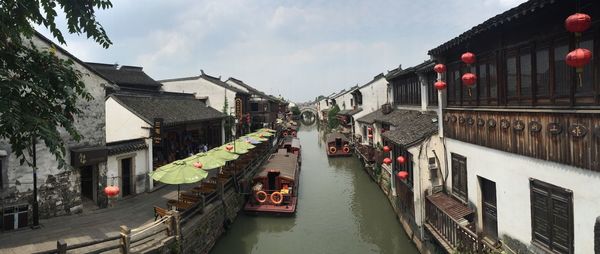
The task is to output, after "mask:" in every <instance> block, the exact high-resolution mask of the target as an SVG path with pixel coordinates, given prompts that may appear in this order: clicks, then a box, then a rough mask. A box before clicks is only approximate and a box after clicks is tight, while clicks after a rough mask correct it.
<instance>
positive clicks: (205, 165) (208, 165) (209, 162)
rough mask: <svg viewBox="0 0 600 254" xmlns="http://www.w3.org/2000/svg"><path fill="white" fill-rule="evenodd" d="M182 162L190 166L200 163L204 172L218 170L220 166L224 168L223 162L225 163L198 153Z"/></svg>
mask: <svg viewBox="0 0 600 254" xmlns="http://www.w3.org/2000/svg"><path fill="white" fill-rule="evenodd" d="M184 161H186V162H188V163H190V164H192V165H193V164H194V163H197V162H200V163H202V169H204V170H210V169H215V168H220V167H222V166H225V162H227V161H226V160H224V159H222V158H220V157H218V156H215V155H214V154H209V153H199V154H196V155H192V156H190V157H187V158H185V159H184Z"/></svg>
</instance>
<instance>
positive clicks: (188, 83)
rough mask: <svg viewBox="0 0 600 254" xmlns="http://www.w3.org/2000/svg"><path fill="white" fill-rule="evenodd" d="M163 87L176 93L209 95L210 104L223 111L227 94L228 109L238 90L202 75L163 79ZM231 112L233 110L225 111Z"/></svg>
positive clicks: (197, 96) (198, 96)
mask: <svg viewBox="0 0 600 254" xmlns="http://www.w3.org/2000/svg"><path fill="white" fill-rule="evenodd" d="M162 84H163V87H162V89H163V90H164V91H167V92H174V93H194V94H196V98H203V97H206V96H208V98H209V101H208V102H207V103H208V106H210V107H212V108H214V109H216V110H219V111H221V112H223V105H224V104H225V95H227V104H228V109H227V110H228V111H229V110H230V109H231V108H232V107H233V106H234V101H235V95H236V92H234V91H232V90H230V89H227V88H225V87H222V86H219V85H216V84H213V83H212V82H210V81H208V80H205V79H203V78H201V77H199V78H198V79H193V80H179V81H162ZM223 113H231V112H223Z"/></svg>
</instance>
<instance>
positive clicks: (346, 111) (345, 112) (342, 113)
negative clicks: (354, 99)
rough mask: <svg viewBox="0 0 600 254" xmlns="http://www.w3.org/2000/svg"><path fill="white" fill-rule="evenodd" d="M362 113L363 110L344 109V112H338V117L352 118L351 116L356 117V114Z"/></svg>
mask: <svg viewBox="0 0 600 254" xmlns="http://www.w3.org/2000/svg"><path fill="white" fill-rule="evenodd" d="M361 111H362V108H356V109H344V110H340V112H338V113H337V114H338V115H348V116H351V115H354V114H356V113H358V112H361Z"/></svg>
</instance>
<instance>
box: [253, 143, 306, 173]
mask: <svg viewBox="0 0 600 254" xmlns="http://www.w3.org/2000/svg"><path fill="white" fill-rule="evenodd" d="M297 166H298V155H295V154H293V153H288V152H287V150H286V149H279V151H277V153H275V154H273V155H272V156H271V158H270V159H269V161H268V162H267V163H266V164H265V165H264V166H263V167H262V169H261V171H260V172H259V173H258V174H257V175H256V177H267V175H268V174H269V172H273V171H275V172H279V176H280V177H285V178H288V179H290V180H295V179H296V168H297Z"/></svg>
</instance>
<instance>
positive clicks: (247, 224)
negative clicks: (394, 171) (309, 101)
mask: <svg viewBox="0 0 600 254" xmlns="http://www.w3.org/2000/svg"><path fill="white" fill-rule="evenodd" d="M322 127H323V126H318V125H316V124H313V125H309V126H305V125H303V126H301V127H300V129H299V132H298V136H299V137H300V141H301V143H302V153H303V155H302V171H301V174H300V180H301V181H300V190H299V191H300V194H299V202H298V210H297V212H296V216H295V217H261V216H256V217H255V216H247V215H243V214H241V215H240V216H239V217H238V219H237V220H236V221H235V223H234V224H233V226H232V227H231V228H230V230H229V231H228V232H227V233H226V234H225V235H224V236H223V237H222V238H221V239H220V240H219V241H218V242H217V244H216V245H215V248H214V249H213V251H212V253H227V254H229V253H417V251H416V249H415V248H414V246H413V245H412V243H410V242H409V240H408V239H407V238H406V234H405V233H404V231H403V230H402V228H401V225H400V224H399V223H398V221H397V220H396V219H395V216H394V214H393V212H392V209H391V207H390V205H389V202H388V201H387V199H386V197H385V196H384V194H383V193H382V192H381V190H380V189H379V187H378V186H377V184H375V183H374V182H373V181H371V179H370V178H369V176H368V175H367V174H366V173H365V172H364V170H363V169H362V167H361V165H360V162H359V161H358V160H357V159H356V158H355V157H346V158H332V159H328V158H327V156H326V154H325V148H324V147H323V145H324V144H323V141H324V137H325V136H324V133H322V132H320V131H319V130H320V129H321V128H322Z"/></svg>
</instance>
